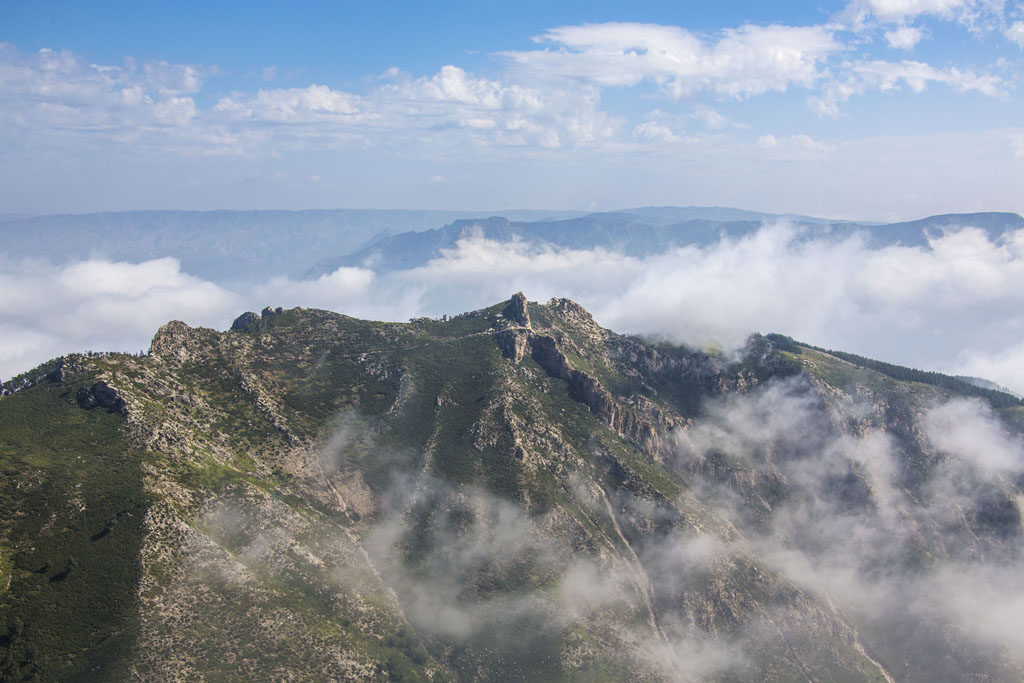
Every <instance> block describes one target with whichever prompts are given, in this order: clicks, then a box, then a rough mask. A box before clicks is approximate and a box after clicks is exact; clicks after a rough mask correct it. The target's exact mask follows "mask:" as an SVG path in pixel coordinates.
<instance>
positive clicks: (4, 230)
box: [0, 209, 579, 282]
mask: <svg viewBox="0 0 1024 683" xmlns="http://www.w3.org/2000/svg"><path fill="white" fill-rule="evenodd" d="M499 213H502V215H507V216H509V217H510V218H512V219H515V220H530V221H542V220H545V219H550V218H566V217H570V216H575V215H579V212H572V211H508V212H499ZM489 215H492V214H491V212H486V211H398V210H374V209H332V210H308V211H122V212H112V213H94V214H65V215H47V216H30V217H18V216H13V215H11V216H8V217H4V216H2V215H0V240H2V241H3V245H4V246H3V253H4V254H6V256H7V257H8V258H19V259H20V258H45V259H47V260H49V261H51V262H56V263H65V262H73V261H78V260H82V259H86V258H107V259H111V260H120V261H133V262H138V261H144V260H147V259H153V258H162V257H167V256H171V257H174V258H177V259H178V260H180V261H181V263H182V267H183V269H184V270H185V271H186V272H189V273H191V274H193V275H198V276H200V277H202V278H205V279H208V280H212V281H214V282H225V281H232V280H243V281H252V280H258V279H260V278H264V277H266V276H268V275H282V274H285V275H288V274H293V275H299V274H301V273H302V272H304V271H306V270H307V269H308V268H309V264H311V263H313V262H315V261H316V260H317V259H318V258H320V257H321V256H322V255H323V254H324V253H325V252H326V253H348V252H350V251H353V250H357V249H359V248H361V247H362V245H363V244H364V243H366V242H368V241H369V240H371V239H373V238H375V237H377V236H379V235H382V234H390V233H393V232H405V231H417V230H426V229H430V228H437V227H440V226H443V225H445V224H446V223H450V222H451V221H454V220H457V219H459V218H473V217H477V218H479V217H486V216H489Z"/></svg>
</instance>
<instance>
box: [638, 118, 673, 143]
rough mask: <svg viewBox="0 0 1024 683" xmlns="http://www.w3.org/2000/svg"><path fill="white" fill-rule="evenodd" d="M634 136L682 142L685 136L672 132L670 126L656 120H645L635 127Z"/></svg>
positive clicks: (660, 140) (650, 139)
mask: <svg viewBox="0 0 1024 683" xmlns="http://www.w3.org/2000/svg"><path fill="white" fill-rule="evenodd" d="M633 137H635V138H636V139H638V140H648V141H651V142H682V141H683V138H682V137H680V136H678V135H676V134H675V133H673V132H672V129H671V128H669V127H668V126H666V125H664V124H661V123H656V122H654V121H645V122H644V123H641V124H640V125H638V126H637V127H636V128H634V129H633Z"/></svg>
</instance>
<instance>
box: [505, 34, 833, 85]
mask: <svg viewBox="0 0 1024 683" xmlns="http://www.w3.org/2000/svg"><path fill="white" fill-rule="evenodd" d="M537 40H538V41H542V42H547V43H550V44H552V45H554V46H555V47H556V48H557V49H554V50H551V49H545V50H530V51H516V52H502V53H499V54H501V55H503V56H504V57H506V58H508V59H509V60H511V61H512V62H513V63H514V64H515V65H517V66H518V67H519V68H520V69H523V70H526V71H529V72H531V73H532V74H533V75H535V76H536V75H543V76H546V77H550V76H557V77H562V78H569V79H575V80H578V81H582V82H585V83H589V84H593V85H597V86H601V87H608V86H632V85H637V84H639V83H641V82H642V81H645V80H649V81H653V82H654V83H656V84H657V85H658V86H659V87H660V88H661V89H662V91H664V92H665V93H666V94H668V95H670V96H672V97H675V98H679V97H682V96H684V95H686V94H689V93H694V92H698V91H701V90H710V91H712V92H714V93H717V94H719V95H723V96H727V97H732V98H737V99H743V98H747V97H750V96H752V95H759V94H762V93H766V92H772V91H774V92H785V91H786V90H787V89H788V88H789V87H791V86H800V87H805V88H809V87H811V86H813V84H814V83H815V81H816V80H817V79H819V78H820V77H821V75H822V74H821V71H820V69H819V67H820V65H821V64H822V63H823V62H824V61H825V60H826V59H827V58H828V56H829V55H831V54H832V53H834V52H836V51H838V50H840V49H841V46H840V44H839V43H838V42H837V41H836V39H835V38H834V36H833V35H832V33H831V31H829V30H828V29H827V28H825V27H822V26H797V27H794V26H780V25H771V26H753V25H745V26H741V27H740V28H736V29H726V30H724V31H723V32H722V34H721V37H720V38H719V39H718V40H717V42H714V43H713V44H709V43H705V42H704V41H703V40H702V39H701V38H699V37H698V36H696V35H695V34H693V33H690V32H689V31H687V30H686V29H683V28H680V27H676V26H663V25H658V24H634V23H605V24H584V25H581V26H562V27H559V28H555V29H551V30H550V31H548V32H547V33H545V34H543V35H542V36H540V37H539V38H537Z"/></svg>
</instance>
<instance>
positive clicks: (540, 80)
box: [0, 0, 1024, 219]
mask: <svg viewBox="0 0 1024 683" xmlns="http://www.w3.org/2000/svg"><path fill="white" fill-rule="evenodd" d="M0 42H2V43H3V45H2V46H0V212H4V211H6V212H26V213H50V212H65V211H66V212H81V211H96V210H117V209H144V208H178V209H214V208H315V207H379V208H441V207H444V208H465V209H471V208H472V209H477V208H493V209H501V208H511V207H521V208H534V207H537V208H540V207H543V208H581V209H588V208H589V209H595V210H606V209H615V208H622V207H627V206H636V205H646V204H676V205H688V204H697V205H731V206H739V207H742V208H751V209H760V210H768V211H779V212H786V211H791V212H799V213H811V214H817V215H829V216H837V217H851V218H864V219H888V218H904V217H917V216H921V215H925V214H930V213H939V212H947V211H976V210H1010V211H1022V210H1024V193H1021V192H1020V188H1021V187H1024V108H1022V106H1021V99H1020V98H1021V92H1020V86H1021V73H1022V69H1021V67H1022V64H1024V5H1022V4H1021V3H1019V2H1018V1H1017V0H1011V1H1009V2H1000V1H999V0H852V1H851V2H829V3H802V4H801V3H786V4H784V5H783V4H779V3H753V2H742V3H739V2H733V3H724V4H712V3H706V4H701V5H696V4H694V5H689V6H687V5H685V4H684V5H681V4H680V3H669V2H662V3H644V4H643V5H642V6H640V7H637V6H635V4H633V3H618V2H561V3H549V2H515V3H513V2H498V1H495V2H449V3H444V4H442V5H440V6H438V5H437V4H430V3H408V2H378V3H373V4H370V3H347V2H346V3H311V2H296V3H291V4H290V5H288V6H287V8H284V7H268V6H263V5H261V4H259V3H257V4H255V5H253V4H249V3H230V2H224V3H181V2H177V3H103V5H102V7H101V8H99V9H97V8H96V7H95V6H85V5H82V4H81V3H55V2H35V3H14V2H3V3H2V4H0Z"/></svg>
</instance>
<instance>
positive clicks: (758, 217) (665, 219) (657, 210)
mask: <svg viewBox="0 0 1024 683" xmlns="http://www.w3.org/2000/svg"><path fill="white" fill-rule="evenodd" d="M614 213H628V214H632V215H634V216H641V217H642V218H644V219H645V220H646V221H647V222H648V223H650V224H652V225H671V224H672V223H685V222H686V221H693V220H705V221H715V222H718V223H731V222H743V221H756V222H758V223H761V222H764V221H775V220H780V219H785V220H791V221H797V222H800V223H841V222H842V221H835V220H831V219H828V218H815V217H814V216H802V215H799V214H792V213H784V214H778V213H764V212H762V211H747V210H744V209H730V208H728V207H724V206H641V207H637V208H635V209H622V210H621V211H617V212H614Z"/></svg>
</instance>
